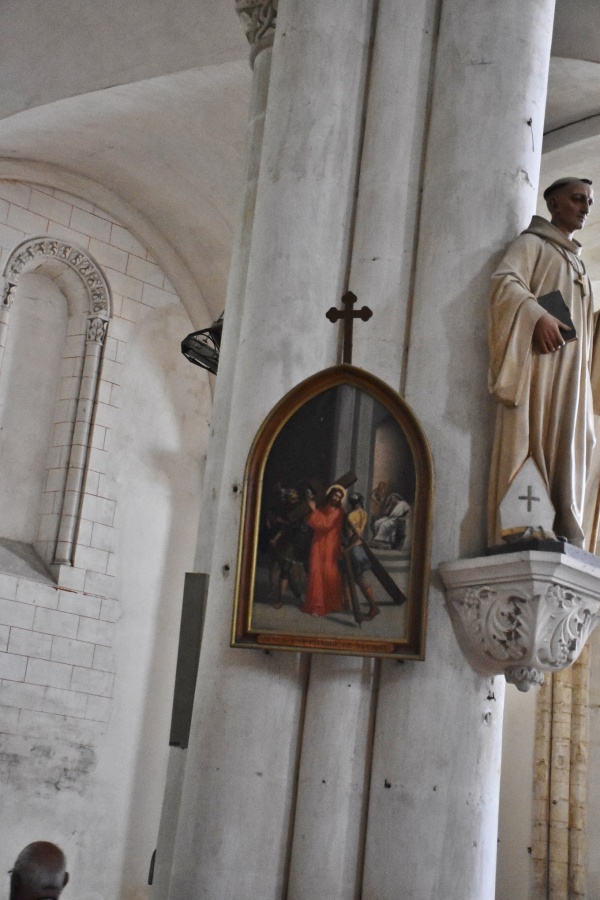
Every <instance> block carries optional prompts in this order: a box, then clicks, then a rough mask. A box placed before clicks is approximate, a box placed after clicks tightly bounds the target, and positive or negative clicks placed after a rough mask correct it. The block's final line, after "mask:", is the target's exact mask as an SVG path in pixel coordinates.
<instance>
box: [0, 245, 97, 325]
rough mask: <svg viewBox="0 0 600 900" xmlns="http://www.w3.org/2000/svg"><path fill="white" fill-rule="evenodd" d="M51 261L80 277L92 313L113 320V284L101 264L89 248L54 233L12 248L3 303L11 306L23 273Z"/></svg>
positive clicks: (5, 268)
mask: <svg viewBox="0 0 600 900" xmlns="http://www.w3.org/2000/svg"><path fill="white" fill-rule="evenodd" d="M47 261H52V262H57V263H58V264H59V265H62V266H67V267H68V268H69V269H71V270H72V271H73V272H75V273H76V274H77V275H78V276H79V278H80V280H81V282H82V284H83V286H84V288H85V290H86V292H87V295H88V298H89V315H90V316H94V317H98V318H101V319H110V317H111V315H112V298H111V293H110V287H109V284H108V282H107V280H106V278H105V277H104V273H103V272H102V270H101V269H100V266H99V265H98V263H97V262H96V261H95V259H94V258H93V257H92V256H90V254H89V253H88V252H87V250H83V249H82V248H81V247H77V246H76V245H75V244H73V243H71V242H68V241H63V240H61V239H60V238H53V237H52V236H51V235H41V236H38V237H32V238H27V239H26V240H24V241H22V242H21V243H20V244H17V246H16V247H15V249H14V250H13V251H12V253H11V254H10V256H9V257H8V260H7V261H6V264H5V266H4V270H3V272H2V275H3V277H4V286H3V293H2V302H3V305H8V306H10V302H11V294H12V295H13V296H14V291H15V289H16V286H17V282H18V280H19V277H20V276H21V275H22V274H23V273H25V272H35V271H37V270H39V269H40V268H41V267H42V266H44V267H45V263H46V262H47Z"/></svg>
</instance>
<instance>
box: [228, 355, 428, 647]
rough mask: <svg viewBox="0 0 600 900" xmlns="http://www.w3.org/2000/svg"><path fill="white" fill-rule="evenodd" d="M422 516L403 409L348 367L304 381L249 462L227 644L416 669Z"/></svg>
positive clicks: (421, 452)
mask: <svg viewBox="0 0 600 900" xmlns="http://www.w3.org/2000/svg"><path fill="white" fill-rule="evenodd" d="M432 508H433V463H432V459H431V453H430V450H429V445H428V443H427V439H426V437H425V434H424V432H423V430H422V428H421V426H420V424H419V422H418V420H417V418H416V416H415V415H414V413H413V412H412V410H411V409H410V407H409V406H408V404H407V403H406V402H405V401H404V400H403V399H402V397H401V396H400V395H399V394H398V393H396V392H395V391H393V390H392V389H391V388H390V387H389V386H388V385H386V384H385V383H384V382H383V381H381V380H380V379H378V378H376V377H375V376H373V375H371V374H369V373H368V372H366V371H364V370H362V369H358V368H356V367H354V366H351V365H346V364H344V365H339V366H334V367H332V368H330V369H327V370H325V371H323V372H319V373H318V374H317V375H314V376H312V377H310V378H308V379H306V381H304V382H302V384H300V385H298V386H297V387H296V388H294V389H293V390H291V391H290V392H289V393H288V394H287V395H286V396H285V397H284V398H283V399H282V400H281V401H280V402H279V403H278V404H277V406H276V407H275V408H274V409H273V410H272V411H271V413H270V414H269V415H268V416H267V418H266V420H265V421H264V423H263V425H262V426H261V428H260V430H259V432H258V434H257V435H256V438H255V440H254V442H253V444H252V447H251V450H250V453H249V456H248V461H247V465H246V472H245V479H244V492H243V499H242V517H241V527H240V539H239V547H238V567H237V577H236V590H235V602H234V616H233V628H232V638H231V645H232V646H233V647H240V648H261V649H263V650H264V649H273V650H275V649H277V650H296V651H304V652H317V653H339V654H347V655H358V656H379V657H390V658H395V659H412V660H419V659H423V658H424V656H425V633H426V625H427V598H428V587H429V571H430V546H431V524H432Z"/></svg>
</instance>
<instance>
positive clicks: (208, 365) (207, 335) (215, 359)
mask: <svg viewBox="0 0 600 900" xmlns="http://www.w3.org/2000/svg"><path fill="white" fill-rule="evenodd" d="M223 315H224V314H223V313H221V315H220V316H219V318H218V319H216V320H215V321H214V322H213V323H212V325H210V326H209V328H203V329H202V330H201V331H193V332H192V333H191V334H188V336H187V337H186V338H184V339H183V340H182V342H181V352H182V353H183V355H184V356H185V358H186V359H189V361H190V362H191V363H194V365H195V366H200V367H201V368H202V369H208V371H209V372H210V373H211V374H212V375H216V374H217V369H218V368H219V352H220V350H221V332H222V331H223Z"/></svg>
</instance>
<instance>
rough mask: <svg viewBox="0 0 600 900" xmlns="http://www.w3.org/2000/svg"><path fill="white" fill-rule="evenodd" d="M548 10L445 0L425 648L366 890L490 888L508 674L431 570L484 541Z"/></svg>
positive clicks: (401, 702)
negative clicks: (497, 668)
mask: <svg viewBox="0 0 600 900" xmlns="http://www.w3.org/2000/svg"><path fill="white" fill-rule="evenodd" d="M552 15H553V2H552V0H547V2H541V3H540V2H530V0H528V2H525V3H522V2H520V0H508V2H506V3H502V4H494V3H491V2H484V3H481V2H479V0H477V2H474V0H457V2H454V3H445V4H442V7H441V17H440V25H439V38H438V42H437V53H436V62H435V69H434V72H433V87H434V90H433V98H432V112H431V123H430V127H429V133H428V135H427V156H426V161H425V169H424V178H423V199H422V208H421V214H420V224H419V228H418V243H417V256H416V270H415V279H414V293H413V301H412V310H411V327H410V334H409V342H408V343H409V347H408V364H407V372H406V397H407V400H408V401H409V403H410V404H411V405H412V407H413V409H414V410H415V412H416V413H417V415H418V416H419V418H420V419H421V422H422V423H423V425H424V427H425V430H426V433H427V435H428V438H429V441H430V444H431V447H432V452H433V458H434V463H435V468H436V502H435V511H434V533H433V559H432V563H433V567H434V568H433V572H432V587H431V591H430V600H429V604H430V606H429V610H430V611H429V626H428V634H427V658H426V661H425V662H424V663H422V664H420V663H406V664H405V665H404V666H403V667H401V668H400V667H398V666H394V665H390V664H388V663H384V664H383V667H382V680H381V687H380V695H379V704H378V709H377V724H376V734H375V746H374V757H373V772H372V778H371V802H370V809H369V819H368V834H367V853H366V863H365V880H364V884H363V897H365V898H366V897H369V898H377V900H395V898H397V897H398V895H399V893H401V895H402V898H403V900H433V898H438V897H444V898H446V900H491V898H492V897H493V896H494V892H495V886H494V881H495V855H496V835H497V812H498V788H499V769H500V749H501V748H500V738H501V720H502V706H503V693H504V683H503V679H496V680H495V681H493V682H492V681H491V680H489V679H483V678H479V677H478V676H476V675H475V674H474V673H473V672H472V671H471V670H470V669H469V667H468V666H467V664H466V663H465V661H464V659H463V658H462V657H461V654H460V652H459V650H458V647H457V644H456V640H455V638H454V635H453V632H452V629H451V626H450V622H449V619H448V615H447V613H446V611H445V609H444V598H443V594H442V592H441V590H440V585H439V581H438V579H437V576H436V575H435V566H436V565H437V563H439V562H441V561H442V560H446V559H453V558H457V557H458V556H465V555H468V554H472V553H477V552H481V551H482V550H483V549H484V547H485V511H486V498H487V480H488V465H489V455H490V439H489V435H490V433H491V423H492V418H491V417H492V410H491V404H490V401H489V398H488V394H487V371H486V370H487V295H488V290H489V276H490V274H491V271H492V270H493V266H494V264H495V262H496V261H497V260H498V258H499V255H500V253H501V251H502V250H503V248H504V247H505V246H506V244H507V243H508V241H509V240H511V239H512V238H514V237H515V236H516V234H517V233H518V232H519V231H520V230H521V229H522V228H524V227H525V225H526V224H527V222H528V219H529V216H530V215H531V213H532V212H533V211H534V210H535V200H536V192H537V178H538V172H539V163H540V152H541V143H542V125H543V115H544V106H545V95H546V83H547V71H548V63H549V56H550V39H551V30H552Z"/></svg>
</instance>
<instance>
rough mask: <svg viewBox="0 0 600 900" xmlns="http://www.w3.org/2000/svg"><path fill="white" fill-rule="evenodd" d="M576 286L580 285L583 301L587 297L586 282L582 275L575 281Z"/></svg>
mask: <svg viewBox="0 0 600 900" xmlns="http://www.w3.org/2000/svg"><path fill="white" fill-rule="evenodd" d="M575 284H578V285H579V287H580V288H581V299H582V300H583V298H584V297H585V281H584V279H583V275H580V276H579V278H576V279H575Z"/></svg>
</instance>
